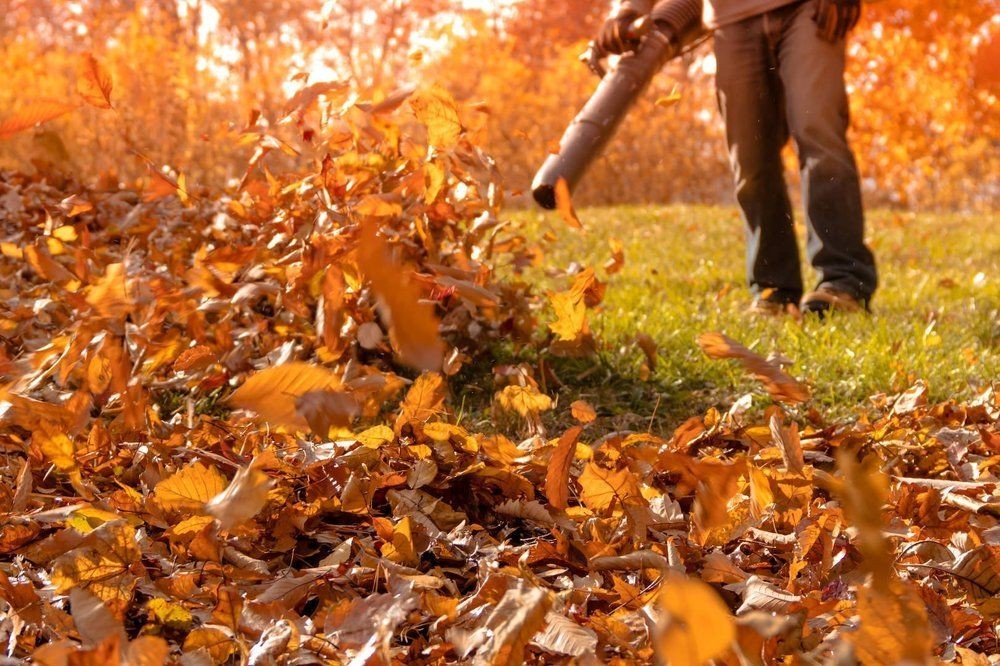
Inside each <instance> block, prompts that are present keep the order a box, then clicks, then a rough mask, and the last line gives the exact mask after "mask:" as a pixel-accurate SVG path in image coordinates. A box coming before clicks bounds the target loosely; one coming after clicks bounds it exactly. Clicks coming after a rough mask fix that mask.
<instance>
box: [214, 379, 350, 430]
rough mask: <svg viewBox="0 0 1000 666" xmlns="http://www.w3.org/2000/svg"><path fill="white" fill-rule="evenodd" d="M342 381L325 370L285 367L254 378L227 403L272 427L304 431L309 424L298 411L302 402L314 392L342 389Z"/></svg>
mask: <svg viewBox="0 0 1000 666" xmlns="http://www.w3.org/2000/svg"><path fill="white" fill-rule="evenodd" d="M340 386H341V381H340V377H338V376H337V375H335V374H334V373H332V372H330V371H329V370H327V369H326V368H324V367H321V366H317V365H310V364H308V363H299V362H293V363H285V364H284V365H278V366H274V367H271V368H267V369H265V370H261V371H260V372H258V373H255V374H254V375H252V376H251V377H250V378H249V379H248V380H246V381H245V382H244V383H243V385H242V386H240V387H239V388H238V389H236V391H234V392H233V394H232V395H231V396H229V399H228V402H229V403H230V404H232V405H234V406H236V407H239V408H241V409H249V410H252V411H254V412H256V413H257V415H258V416H259V417H260V418H262V419H263V420H264V421H267V422H268V423H270V424H271V425H273V426H281V427H285V428H293V429H298V430H305V429H306V428H308V427H309V422H308V420H307V419H306V417H305V415H304V414H302V412H300V410H299V409H298V406H297V405H298V401H299V398H301V397H302V396H304V395H305V394H307V393H312V392H314V391H332V390H335V389H338V388H340Z"/></svg>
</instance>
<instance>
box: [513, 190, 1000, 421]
mask: <svg viewBox="0 0 1000 666" xmlns="http://www.w3.org/2000/svg"><path fill="white" fill-rule="evenodd" d="M579 216H580V219H581V221H582V222H583V224H584V225H585V226H586V232H585V233H580V232H577V231H574V230H572V229H569V228H568V227H567V226H566V225H565V223H564V222H563V221H562V220H561V219H560V218H559V217H558V215H556V214H542V213H538V212H534V211H525V212H521V213H518V214H516V216H515V217H517V218H518V219H519V220H520V221H522V222H523V223H524V224H525V227H526V230H527V235H528V236H529V238H531V239H535V240H538V241H539V242H543V243H544V242H545V241H544V240H542V239H543V238H544V236H545V235H546V232H550V234H551V235H554V236H555V238H556V239H557V240H555V241H554V242H547V243H545V249H546V257H545V261H544V264H543V266H542V267H540V268H539V269H537V270H534V271H532V272H530V273H529V274H528V276H527V277H528V279H529V281H533V282H537V284H538V285H539V286H540V288H545V287H548V288H556V287H558V286H560V285H563V284H565V283H566V280H565V279H564V278H560V277H559V275H558V274H557V273H558V272H559V271H561V270H563V269H566V268H567V267H570V266H571V264H573V263H574V262H575V263H576V264H578V265H584V266H594V267H600V266H602V265H603V264H604V263H605V262H606V261H607V260H608V259H609V258H610V255H611V251H610V249H609V240H610V239H616V240H618V241H619V242H620V243H621V244H622V246H623V247H624V251H625V265H624V267H623V269H622V270H621V271H620V272H619V273H617V274H614V275H612V276H610V277H608V276H606V275H605V274H604V272H603V270H599V271H598V274H599V276H600V277H601V278H602V279H605V278H606V279H607V283H608V286H607V295H606V298H605V301H604V305H603V309H602V310H601V311H600V312H599V313H597V314H595V315H594V316H592V320H591V327H592V329H593V330H594V332H595V334H596V335H597V336H598V339H599V340H600V342H601V351H600V352H599V359H598V361H599V362H598V363H597V364H595V363H594V361H593V360H576V361H564V362H561V363H558V364H557V365H556V366H555V368H556V373H557V376H558V377H559V379H560V380H561V381H562V382H564V384H565V386H564V387H563V388H562V390H561V393H560V401H561V402H563V403H564V404H568V401H571V400H575V399H577V398H581V397H582V398H585V399H589V400H590V401H591V402H592V403H593V404H594V405H597V406H598V407H599V413H601V414H602V415H603V416H605V417H607V418H605V419H604V421H605V426H606V427H608V428H609V429H611V428H616V427H630V428H635V427H637V426H638V425H640V424H641V425H643V426H644V427H651V428H653V429H654V430H657V431H660V430H665V431H668V432H669V429H671V428H672V427H674V426H675V425H676V424H677V423H679V422H680V421H682V420H684V419H685V418H687V417H689V416H691V415H695V414H699V413H701V412H703V411H704V410H705V409H707V408H709V407H711V406H726V405H729V404H731V403H732V402H733V401H734V400H735V399H737V398H739V397H740V396H742V395H744V394H746V393H748V392H749V393H752V394H753V396H754V405H755V409H761V408H763V406H765V405H766V404H767V403H768V401H767V399H766V398H765V395H764V393H763V391H761V389H760V387H759V386H758V385H757V384H756V383H755V382H754V381H753V380H752V379H751V378H749V377H748V376H746V375H745V374H744V373H743V372H742V371H741V369H740V368H739V367H737V366H736V365H735V364H733V363H729V362H724V361H710V360H708V359H707V358H706V357H705V356H704V355H703V354H702V352H701V351H700V349H699V348H698V347H697V345H696V344H695V337H696V336H697V335H698V334H699V333H701V332H705V331H720V332H723V333H725V334H727V335H729V336H730V337H733V338H735V339H737V340H739V341H740V342H742V343H743V344H745V345H747V346H748V347H750V348H752V349H753V350H755V351H756V352H758V353H760V354H762V355H765V356H766V355H768V354H770V353H772V352H776V353H780V354H782V355H784V356H785V357H787V358H788V359H790V360H791V361H792V362H793V365H792V366H791V367H790V369H789V372H790V373H791V374H792V375H794V376H796V377H798V378H800V379H802V380H804V381H806V382H807V383H808V384H809V385H810V386H811V387H812V389H813V394H814V399H813V402H812V403H811V405H809V406H814V407H816V408H817V409H818V411H819V412H820V413H821V414H822V415H823V416H824V418H827V419H830V420H843V419H849V418H851V417H852V416H854V415H856V414H857V413H858V411H859V409H861V408H863V407H864V406H866V405H867V404H869V403H868V398H869V397H870V396H873V395H875V394H878V393H891V392H898V391H901V390H904V389H906V388H907V387H908V386H910V385H911V384H912V383H913V382H914V381H916V380H918V379H922V380H924V381H926V382H927V384H928V385H929V387H930V397H931V399H932V400H934V399H947V398H951V397H954V398H969V397H971V396H973V395H974V394H975V393H976V392H977V391H979V390H981V389H982V388H984V387H985V386H986V385H988V384H989V382H991V381H995V380H996V379H997V378H998V377H1000V234H997V233H996V232H995V229H994V228H993V222H992V221H991V220H990V219H989V216H971V215H957V214H947V215H944V214H911V213H896V212H885V211H880V212H875V213H872V214H870V216H869V236H870V244H871V247H872V249H873V250H874V252H875V253H876V256H877V258H878V260H879V270H880V273H881V288H880V289H879V291H878V293H877V295H876V297H875V299H874V302H873V314H872V315H870V316H864V315H844V316H839V317H832V318H830V319H828V320H827V321H823V322H820V321H816V320H807V321H803V322H799V321H796V320H794V319H792V318H782V319H761V318H757V317H753V316H750V315H748V314H747V313H746V311H745V310H746V307H747V305H748V302H749V300H750V295H749V292H748V291H747V289H746V287H745V284H744V279H743V233H742V226H741V222H740V221H739V219H738V216H737V212H736V211H735V210H734V209H731V208H720V207H706V206H668V207H664V206H645V207H614V208H592V209H584V210H582V211H580V212H579ZM800 231H802V229H801V228H800ZM551 235H550V238H551ZM800 239H801V234H800ZM803 257H804V254H803ZM804 271H806V272H804V275H805V276H806V284H807V287H808V286H809V285H810V284H811V281H812V280H813V275H812V273H811V271H810V270H809V269H807V268H805V267H804ZM554 274H555V275H554ZM640 332H642V333H645V334H647V335H649V336H651V337H652V338H653V340H655V342H656V343H657V346H658V355H659V359H658V364H657V367H656V368H655V370H654V371H653V373H652V374H651V375H650V376H649V378H648V379H647V380H646V381H643V379H642V378H641V376H640V375H641V374H642V373H641V372H640V366H641V365H642V362H643V354H642V353H641V351H640V350H639V349H638V348H637V346H636V344H635V342H634V340H635V336H636V334H637V333H640Z"/></svg>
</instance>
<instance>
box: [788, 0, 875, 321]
mask: <svg viewBox="0 0 1000 666" xmlns="http://www.w3.org/2000/svg"><path fill="white" fill-rule="evenodd" d="M815 2H816V0H807V1H806V2H803V3H801V4H799V5H796V6H795V7H793V8H790V10H789V11H788V13H787V14H786V15H785V17H784V25H783V27H782V31H781V37H780V39H779V42H778V64H779V72H780V76H781V80H782V83H783V84H784V90H785V100H786V114H787V117H788V125H789V128H790V130H791V134H792V138H793V139H794V141H795V145H796V147H797V149H798V155H799V164H800V168H801V171H802V195H803V196H802V199H803V206H804V208H805V216H806V227H807V230H808V239H807V245H806V246H807V249H808V255H809V261H810V262H811V263H812V265H813V267H814V268H816V270H817V271H818V272H819V286H820V287H825V288H832V289H834V290H837V291H843V292H846V293H847V294H849V295H850V296H852V297H854V298H857V299H858V300H861V301H868V300H869V299H870V298H871V296H872V293H873V292H874V291H875V287H876V285H877V282H878V279H877V274H876V270H875V258H874V256H873V255H872V253H871V250H869V249H868V247H867V246H866V245H865V243H864V212H863V210H862V205H861V185H860V179H859V176H858V168H857V165H856V163H855V161H854V154H853V152H852V151H851V147H850V145H848V143H847V127H848V123H849V118H848V115H849V111H848V100H847V91H846V89H845V86H844V62H845V48H844V42H843V41H840V42H837V43H831V42H827V41H825V40H823V39H822V38H821V37H819V35H817V34H816V24H815V22H814V21H813V20H812V15H813V11H814V8H815Z"/></svg>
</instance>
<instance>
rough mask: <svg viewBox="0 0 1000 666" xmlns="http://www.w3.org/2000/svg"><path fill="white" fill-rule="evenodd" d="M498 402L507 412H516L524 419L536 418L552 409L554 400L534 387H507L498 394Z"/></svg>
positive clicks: (514, 385)
mask: <svg viewBox="0 0 1000 666" xmlns="http://www.w3.org/2000/svg"><path fill="white" fill-rule="evenodd" d="M497 402H498V403H499V404H500V406H501V407H503V408H504V409H506V410H507V411H509V412H516V413H518V414H520V415H521V416H522V417H524V418H534V417H537V416H538V415H539V414H540V413H541V412H544V411H546V410H549V409H552V398H550V397H549V396H547V395H545V394H544V393H542V392H540V391H539V390H538V389H536V388H535V387H533V386H518V385H516V384H512V385H510V386H505V387H504V389H503V390H502V391H500V393H498V394H497Z"/></svg>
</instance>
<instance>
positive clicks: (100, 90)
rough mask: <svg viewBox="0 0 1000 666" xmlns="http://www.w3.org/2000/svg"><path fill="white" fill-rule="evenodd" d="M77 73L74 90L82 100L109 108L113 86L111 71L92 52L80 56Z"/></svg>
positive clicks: (98, 106)
mask: <svg viewBox="0 0 1000 666" xmlns="http://www.w3.org/2000/svg"><path fill="white" fill-rule="evenodd" d="M78 75H79V78H78V79H77V82H76V90H77V92H78V93H80V96H81V97H83V101H85V102H86V103H87V104H90V105H91V106H94V107H97V108H98V109H110V108H111V91H112V89H113V87H114V84H113V82H112V80H111V73H110V72H108V70H107V68H106V67H104V65H102V64H101V63H100V62H98V61H97V58H95V57H94V55H93V54H92V53H84V54H83V55H81V56H80V65H79V69H78Z"/></svg>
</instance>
